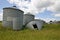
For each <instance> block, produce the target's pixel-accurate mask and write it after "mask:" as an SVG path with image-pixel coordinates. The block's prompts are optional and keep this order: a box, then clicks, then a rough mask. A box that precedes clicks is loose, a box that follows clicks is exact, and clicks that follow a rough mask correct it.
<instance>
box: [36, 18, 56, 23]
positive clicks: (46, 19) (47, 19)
mask: <svg viewBox="0 0 60 40" xmlns="http://www.w3.org/2000/svg"><path fill="white" fill-rule="evenodd" d="M35 19H41V20H44V21H46V22H49V21H55V20H56V19H54V18H39V17H36V18H35Z"/></svg>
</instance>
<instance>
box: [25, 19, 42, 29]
mask: <svg viewBox="0 0 60 40" xmlns="http://www.w3.org/2000/svg"><path fill="white" fill-rule="evenodd" d="M42 26H43V21H42V20H38V19H35V20H34V21H31V22H29V23H28V24H27V25H26V27H27V28H28V29H31V30H35V29H37V30H41V29H42Z"/></svg>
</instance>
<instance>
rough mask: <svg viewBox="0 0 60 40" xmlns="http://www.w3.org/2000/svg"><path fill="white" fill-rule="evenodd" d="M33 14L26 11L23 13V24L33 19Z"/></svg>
mask: <svg viewBox="0 0 60 40" xmlns="http://www.w3.org/2000/svg"><path fill="white" fill-rule="evenodd" d="M34 17H35V16H34V15H32V14H30V13H27V14H25V15H24V25H25V24H27V23H29V22H31V21H33V20H34Z"/></svg>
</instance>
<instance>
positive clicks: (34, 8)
mask: <svg viewBox="0 0 60 40" xmlns="http://www.w3.org/2000/svg"><path fill="white" fill-rule="evenodd" d="M8 2H9V3H11V4H16V6H18V7H19V8H20V9H21V10H23V11H24V12H25V13H27V12H31V13H32V14H36V13H39V12H42V11H44V9H45V8H47V7H49V6H51V5H53V2H52V1H49V0H31V2H29V0H27V1H25V0H8ZM24 6H25V7H27V9H26V8H24Z"/></svg>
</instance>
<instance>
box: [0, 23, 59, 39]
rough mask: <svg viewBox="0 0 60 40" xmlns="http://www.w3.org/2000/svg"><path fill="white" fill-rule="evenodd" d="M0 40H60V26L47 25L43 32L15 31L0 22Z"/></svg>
mask: <svg viewBox="0 0 60 40" xmlns="http://www.w3.org/2000/svg"><path fill="white" fill-rule="evenodd" d="M0 40H60V24H45V25H44V28H43V29H42V30H40V31H39V30H34V31H33V30H28V29H24V30H20V31H13V30H12V29H10V28H3V27H2V23H1V22H0Z"/></svg>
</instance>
